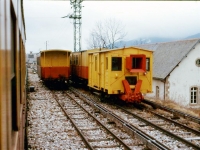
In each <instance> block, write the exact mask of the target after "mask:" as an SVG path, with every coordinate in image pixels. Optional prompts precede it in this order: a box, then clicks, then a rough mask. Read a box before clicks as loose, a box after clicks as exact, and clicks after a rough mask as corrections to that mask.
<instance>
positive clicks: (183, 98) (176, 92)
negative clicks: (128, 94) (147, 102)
mask: <svg viewBox="0 0 200 150" xmlns="http://www.w3.org/2000/svg"><path fill="white" fill-rule="evenodd" d="M138 47H141V48H145V49H150V50H153V51H154V62H153V93H152V94H149V95H146V96H148V97H152V98H155V99H160V100H171V101H174V102H176V103H178V104H180V105H182V106H188V107H191V108H200V39H190V40H181V41H173V42H167V43H156V44H145V45H140V46H138Z"/></svg>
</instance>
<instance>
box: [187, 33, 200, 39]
mask: <svg viewBox="0 0 200 150" xmlns="http://www.w3.org/2000/svg"><path fill="white" fill-rule="evenodd" d="M193 38H200V33H197V34H195V35H191V36H188V37H186V38H185V39H193Z"/></svg>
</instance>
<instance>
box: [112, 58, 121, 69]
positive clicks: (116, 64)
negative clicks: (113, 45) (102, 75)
mask: <svg viewBox="0 0 200 150" xmlns="http://www.w3.org/2000/svg"><path fill="white" fill-rule="evenodd" d="M121 70H122V57H112V71H121Z"/></svg>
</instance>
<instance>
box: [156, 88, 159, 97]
mask: <svg viewBox="0 0 200 150" xmlns="http://www.w3.org/2000/svg"><path fill="white" fill-rule="evenodd" d="M156 98H159V86H156Z"/></svg>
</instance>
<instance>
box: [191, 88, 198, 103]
mask: <svg viewBox="0 0 200 150" xmlns="http://www.w3.org/2000/svg"><path fill="white" fill-rule="evenodd" d="M197 91H198V88H197V87H192V88H191V99H190V103H191V104H196V103H197Z"/></svg>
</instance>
